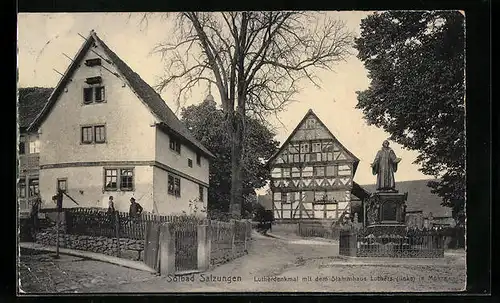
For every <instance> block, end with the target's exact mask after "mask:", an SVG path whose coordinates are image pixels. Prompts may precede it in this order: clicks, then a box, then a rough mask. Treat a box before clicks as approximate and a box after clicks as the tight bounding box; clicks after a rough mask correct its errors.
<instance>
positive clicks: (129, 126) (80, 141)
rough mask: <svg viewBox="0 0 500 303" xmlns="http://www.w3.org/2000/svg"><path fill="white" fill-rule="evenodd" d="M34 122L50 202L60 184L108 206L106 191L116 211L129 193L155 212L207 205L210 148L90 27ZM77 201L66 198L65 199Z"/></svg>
mask: <svg viewBox="0 0 500 303" xmlns="http://www.w3.org/2000/svg"><path fill="white" fill-rule="evenodd" d="M36 129H38V133H39V141H40V146H39V148H40V161H39V164H40V173H39V182H40V194H41V197H42V200H43V207H54V205H53V203H52V201H51V197H52V196H53V195H54V194H55V193H56V191H57V189H58V188H60V189H62V190H65V191H66V193H68V195H70V196H71V197H73V198H74V200H75V201H77V202H78V204H79V205H80V207H82V206H83V207H107V201H108V198H109V196H113V197H114V201H115V207H116V208H117V209H118V210H120V211H128V208H129V205H130V201H129V200H130V198H131V197H134V198H135V199H136V201H137V202H138V203H140V204H141V205H142V206H143V208H144V211H147V212H152V213H160V214H177V213H181V212H182V211H185V212H187V213H190V206H189V204H190V202H191V201H197V202H195V204H196V205H197V206H198V207H199V208H202V206H205V207H206V205H207V194H208V186H209V162H210V159H211V158H213V157H214V156H213V155H212V154H211V153H210V151H208V150H207V149H206V148H205V147H204V146H203V145H202V144H201V143H200V142H199V141H197V140H196V139H195V138H194V137H193V136H192V135H191V134H190V133H189V131H188V129H187V128H186V127H185V126H184V124H182V122H180V120H179V119H178V118H177V117H176V116H175V114H174V113H173V112H172V111H171V110H170V108H169V107H168V106H167V105H166V103H165V102H164V101H163V100H162V98H161V97H160V96H159V95H158V94H157V93H156V92H155V91H154V89H153V88H151V86H149V85H148V84H147V83H146V82H144V80H142V79H141V77H140V76H139V75H138V74H137V73H135V72H134V71H133V70H132V69H131V68H130V67H129V66H128V65H127V64H125V63H124V62H123V61H122V60H121V59H120V58H119V57H118V56H117V55H116V54H115V53H114V52H113V51H111V50H110V49H109V47H108V46H107V45H106V44H105V43H104V42H103V41H102V40H101V39H100V38H99V37H98V36H97V34H96V33H95V32H94V31H91V32H90V34H89V36H88V37H87V39H86V42H84V43H83V45H82V47H81V48H80V50H79V51H78V53H77V55H76V57H75V58H74V60H73V61H72V63H71V64H70V66H69V67H68V69H67V70H66V72H65V74H64V76H63V77H62V79H61V80H60V81H59V83H58V84H57V86H56V88H55V89H54V91H53V92H52V94H51V95H50V97H49V101H48V102H47V105H46V106H45V107H44V108H43V110H42V111H41V112H40V114H39V115H38V116H37V118H36V119H35V120H34V122H33V123H32V124H31V125H30V126H29V130H36ZM201 201H202V202H201ZM202 204H203V205H202ZM75 206H77V205H76V204H75V203H73V202H72V201H71V200H70V199H68V198H65V200H64V207H75Z"/></svg>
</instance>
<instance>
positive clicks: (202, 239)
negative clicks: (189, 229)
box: [197, 225, 211, 271]
mask: <svg viewBox="0 0 500 303" xmlns="http://www.w3.org/2000/svg"><path fill="white" fill-rule="evenodd" d="M197 238H198V254H197V256H198V257H197V258H198V269H199V270H202V271H205V270H207V269H208V268H209V267H210V249H211V247H210V243H211V241H210V228H209V227H208V225H198V230H197Z"/></svg>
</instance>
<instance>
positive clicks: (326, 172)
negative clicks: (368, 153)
mask: <svg viewBox="0 0 500 303" xmlns="http://www.w3.org/2000/svg"><path fill="white" fill-rule="evenodd" d="M358 163H359V159H358V158H357V157H356V156H355V155H353V154H352V153H351V152H350V151H349V150H348V149H347V148H345V147H344V146H343V145H342V143H340V142H339V141H338V140H337V138H335V136H334V135H333V134H332V133H331V132H330V131H329V130H328V128H327V127H326V126H325V124H324V123H323V122H322V121H321V120H320V119H319V118H318V116H317V115H316V114H315V113H314V112H313V111H312V110H309V111H308V112H307V114H306V115H305V116H304V118H303V119H302V121H300V123H299V124H298V125H297V127H296V128H295V129H294V130H293V132H292V133H291V134H290V136H289V137H288V139H287V140H286V141H285V142H284V144H283V145H282V146H281V148H280V149H279V151H278V152H277V153H276V154H275V155H273V157H271V159H270V160H269V162H268V165H269V166H270V169H271V184H270V187H271V191H272V201H273V203H272V205H273V212H274V217H275V219H277V220H279V219H292V220H294V219H330V220H338V219H340V218H343V217H349V214H350V213H351V200H354V199H356V200H364V199H365V198H366V196H367V195H369V194H368V193H367V192H365V191H364V190H363V189H362V188H361V187H360V186H359V185H357V184H355V183H354V182H353V177H354V174H355V173H356V169H357V166H358ZM353 193H354V195H353ZM356 196H357V197H356Z"/></svg>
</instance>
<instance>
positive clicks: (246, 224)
mask: <svg viewBox="0 0 500 303" xmlns="http://www.w3.org/2000/svg"><path fill="white" fill-rule="evenodd" d="M247 241H248V222H245V252H247V253H248V250H247V249H248V247H247Z"/></svg>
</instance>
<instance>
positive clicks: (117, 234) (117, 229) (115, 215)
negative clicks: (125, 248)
mask: <svg viewBox="0 0 500 303" xmlns="http://www.w3.org/2000/svg"><path fill="white" fill-rule="evenodd" d="M113 218H114V220H113V221H115V222H114V223H115V237H116V246H117V248H116V253H117V255H118V257H119V256H120V223H119V222H118V212H117V211H116V210H115V211H113Z"/></svg>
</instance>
